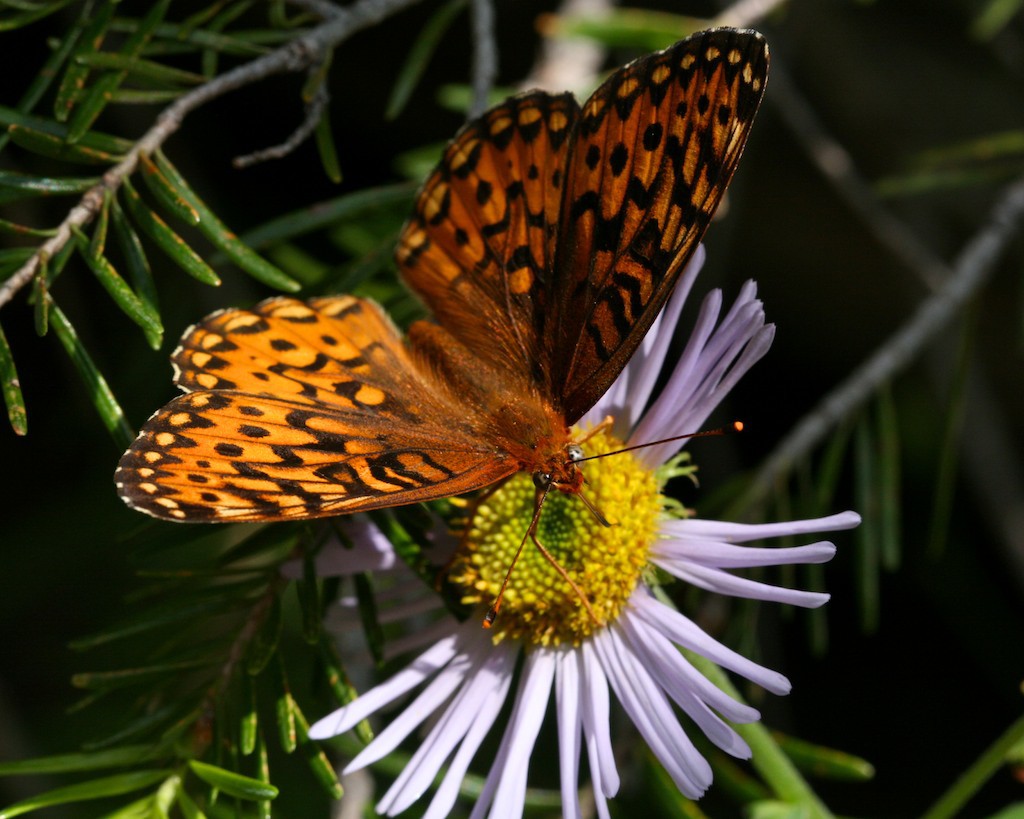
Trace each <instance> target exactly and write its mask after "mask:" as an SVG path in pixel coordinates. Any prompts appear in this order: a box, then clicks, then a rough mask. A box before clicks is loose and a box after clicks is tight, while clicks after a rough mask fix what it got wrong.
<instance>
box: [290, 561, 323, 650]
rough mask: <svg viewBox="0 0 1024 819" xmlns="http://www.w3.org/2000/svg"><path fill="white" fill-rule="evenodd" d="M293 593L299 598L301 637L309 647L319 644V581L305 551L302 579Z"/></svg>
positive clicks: (297, 582)
mask: <svg viewBox="0 0 1024 819" xmlns="http://www.w3.org/2000/svg"><path fill="white" fill-rule="evenodd" d="M295 592H296V595H297V596H298V598H299V611H300V613H301V614H302V637H303V639H305V641H306V642H307V643H309V644H310V645H314V646H315V645H316V644H317V643H319V642H320V632H321V631H322V629H321V626H322V624H323V609H322V605H321V600H320V579H319V578H318V577H317V574H316V561H315V560H314V558H313V555H312V554H311V553H310V552H309V551H307V552H306V553H305V554H304V556H303V558H302V577H301V579H299V580H296V581H295Z"/></svg>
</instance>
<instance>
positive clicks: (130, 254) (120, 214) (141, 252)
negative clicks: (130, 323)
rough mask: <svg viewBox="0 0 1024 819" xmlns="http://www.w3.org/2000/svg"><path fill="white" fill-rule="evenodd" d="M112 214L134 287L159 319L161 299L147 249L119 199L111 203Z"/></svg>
mask: <svg viewBox="0 0 1024 819" xmlns="http://www.w3.org/2000/svg"><path fill="white" fill-rule="evenodd" d="M111 206H112V207H111V216H112V217H113V225H114V238H115V239H116V240H117V246H118V249H119V250H120V251H121V256H122V258H123V259H124V263H125V267H126V268H127V270H128V278H129V279H130V280H131V283H132V289H133V290H135V293H136V294H137V295H138V297H139V301H141V302H142V303H143V304H144V305H145V306H146V308H147V309H148V310H149V311H150V313H152V314H153V315H154V316H155V317H156V318H157V319H158V320H159V317H160V307H159V299H158V297H157V292H156V283H155V282H154V281H153V273H152V271H151V270H150V267H149V261H148V260H147V259H146V251H145V249H144V248H143V246H142V240H141V239H140V238H139V234H138V233H136V232H135V230H134V228H132V226H131V223H130V222H129V221H128V217H127V216H125V214H124V211H123V210H121V206H120V205H119V204H118V202H117V200H116V199H114V200H113V201H112V203H111Z"/></svg>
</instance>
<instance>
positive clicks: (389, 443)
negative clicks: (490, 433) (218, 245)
mask: <svg viewBox="0 0 1024 819" xmlns="http://www.w3.org/2000/svg"><path fill="white" fill-rule="evenodd" d="M174 361H175V364H176V367H177V368H178V370H179V372H178V382H179V384H180V385H181V386H182V387H184V388H186V389H191V388H193V387H201V389H198V390H197V391H195V392H189V393H188V394H186V395H183V396H179V397H178V398H176V399H175V400H174V401H172V402H171V403H169V404H168V405H167V406H165V407H164V408H163V409H161V410H160V411H159V412H157V413H156V414H155V415H154V416H153V417H152V418H150V419H149V421H148V422H147V423H146V425H145V427H144V428H143V430H142V432H141V434H140V435H139V437H138V438H137V439H136V441H135V443H134V444H132V446H131V448H130V449H129V450H128V451H127V452H126V453H125V454H124V456H123V457H122V459H121V463H120V465H119V467H118V470H117V473H116V476H115V480H116V481H117V484H118V489H119V491H120V493H121V495H122V497H123V498H124V499H125V500H126V502H128V504H129V505H130V506H132V507H134V508H136V509H139V510H141V511H144V512H147V513H149V514H151V515H154V516H156V517H162V518H166V519H169V520H187V521H213V520H237V521H244V520H284V519H294V518H311V517H320V516H324V515H333V514H339V513H341V512H352V511H360V510H366V509H374V508H379V507H385V506H396V505H399V504H403V503H413V502H416V501H423V500H430V499H432V498H439V497H448V496H451V495H457V494H462V493H464V492H468V491H470V490H473V489H478V488H480V487H481V486H486V485H488V484H490V483H493V482H494V481H496V480H499V479H500V478H502V477H504V476H506V475H508V474H510V473H511V472H514V471H515V469H516V467H515V465H514V464H511V463H509V462H508V461H507V459H505V458H503V457H502V456H503V453H502V452H501V450H500V449H499V448H496V447H495V446H494V445H493V444H492V443H489V442H487V441H486V440H485V439H484V438H483V436H482V435H481V433H480V429H479V423H475V421H476V419H474V418H473V417H472V415H471V414H467V413H466V411H465V410H464V408H462V407H460V406H459V405H458V404H456V403H455V402H454V401H453V399H452V396H451V394H450V392H449V391H448V390H446V389H444V388H442V387H441V386H440V385H438V384H436V383H435V382H434V380H433V378H432V376H431V374H430V373H429V372H427V371H422V370H421V369H419V368H418V367H417V366H416V365H415V364H414V363H413V361H412V359H410V357H409V356H408V354H407V352H406V349H405V346H404V344H403V343H402V341H401V339H400V337H399V336H398V335H397V332H396V331H395V329H394V328H393V327H392V325H391V323H390V322H389V321H388V320H387V319H386V318H385V317H384V316H383V314H382V313H381V312H380V311H379V309H378V308H377V307H376V305H374V304H373V303H372V302H367V301H364V300H361V299H356V298H352V297H350V296H345V297H337V298H328V299H318V300H315V301H312V302H310V303H308V304H307V303H303V302H299V301H295V300H293V299H271V300H269V301H267V302H264V303H262V304H260V305H257V307H256V308H254V309H253V310H251V311H244V310H232V311H224V312H220V313H215V314H214V315H212V316H210V317H209V318H208V319H207V320H206V321H205V322H203V323H201V324H200V325H198V326H196V327H194V328H192V329H191V330H190V331H188V332H187V333H186V335H185V337H184V339H183V340H182V345H181V347H180V348H179V350H178V351H177V352H176V353H175V356H174Z"/></svg>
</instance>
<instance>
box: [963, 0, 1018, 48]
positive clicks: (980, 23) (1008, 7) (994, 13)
mask: <svg viewBox="0 0 1024 819" xmlns="http://www.w3.org/2000/svg"><path fill="white" fill-rule="evenodd" d="M1021 5H1022V2H1021V0H988V2H986V3H985V4H984V5H983V6H982V9H981V11H980V12H979V13H978V14H977V15H976V16H975V18H974V21H973V22H972V23H971V36H972V37H974V39H976V40H981V41H987V40H991V39H993V38H994V37H995V36H996V35H997V34H999V32H1001V31H1002V30H1003V29H1004V28H1006V26H1007V24H1008V23H1009V22H1010V20H1012V19H1013V18H1014V17H1015V16H1016V15H1017V13H1018V12H1019V11H1020V9H1021Z"/></svg>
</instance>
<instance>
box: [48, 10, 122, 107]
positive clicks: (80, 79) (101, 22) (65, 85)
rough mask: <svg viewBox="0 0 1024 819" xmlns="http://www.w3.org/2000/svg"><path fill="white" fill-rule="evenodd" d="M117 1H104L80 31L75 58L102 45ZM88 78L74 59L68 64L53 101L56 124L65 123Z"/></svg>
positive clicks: (86, 69)
mask: <svg viewBox="0 0 1024 819" xmlns="http://www.w3.org/2000/svg"><path fill="white" fill-rule="evenodd" d="M118 2H119V0H106V2H105V3H103V4H102V5H101V6H100V8H98V9H96V10H95V11H94V12H93V14H92V18H91V20H89V21H88V26H87V27H86V28H85V29H84V30H83V31H82V37H81V39H82V45H81V47H80V48H78V49H76V50H75V57H78V56H81V55H84V54H88V53H91V52H94V51H98V50H99V48H100V46H102V45H103V39H104V37H105V36H106V33H107V26H108V25H109V24H110V20H111V18H112V17H113V16H114V8H115V6H117V4H118ZM88 76H89V69H88V68H86V67H85V66H84V65H81V64H80V63H77V62H76V61H75V60H74V58H72V59H71V60H70V61H69V62H68V66H67V68H66V69H65V71H64V76H63V77H62V78H61V82H60V87H59V88H58V89H57V97H56V99H55V100H54V101H53V115H54V116H55V117H56V118H57V121H58V122H66V121H67V118H68V116H70V114H71V109H72V108H74V107H75V106H76V105H77V104H78V101H79V100H80V99H81V97H82V94H83V92H84V91H85V81H86V79H87V78H88Z"/></svg>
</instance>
